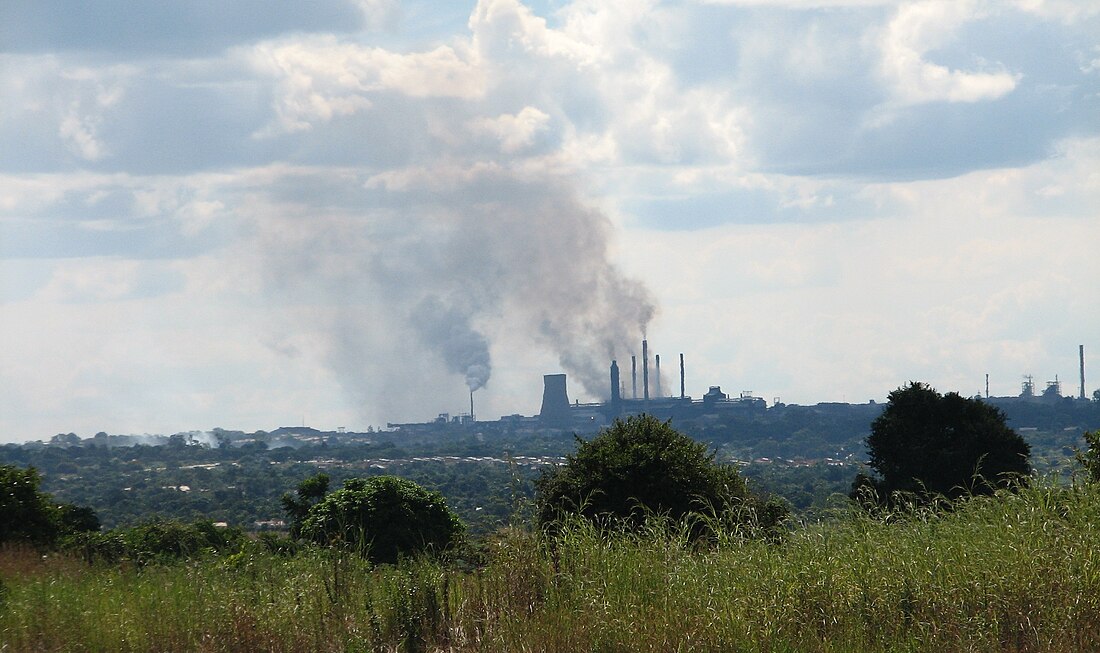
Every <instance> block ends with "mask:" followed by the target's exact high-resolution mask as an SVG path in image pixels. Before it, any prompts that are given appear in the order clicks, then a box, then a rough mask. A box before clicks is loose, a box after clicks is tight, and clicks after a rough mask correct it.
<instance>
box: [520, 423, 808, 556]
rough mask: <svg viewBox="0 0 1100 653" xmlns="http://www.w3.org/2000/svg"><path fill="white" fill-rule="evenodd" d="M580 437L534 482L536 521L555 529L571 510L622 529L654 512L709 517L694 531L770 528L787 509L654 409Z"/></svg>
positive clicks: (637, 524) (676, 518) (680, 517)
mask: <svg viewBox="0 0 1100 653" xmlns="http://www.w3.org/2000/svg"><path fill="white" fill-rule="evenodd" d="M577 441H578V443H579V446H578V448H577V452H576V453H575V454H572V455H570V456H567V458H566V464H565V465H564V466H562V467H558V468H557V469H554V470H551V471H548V472H545V473H543V475H542V476H541V477H540V478H539V479H538V480H537V481H536V483H535V491H536V497H535V502H536V510H537V515H538V520H539V523H540V524H541V525H542V526H544V527H550V528H551V529H552V530H553V529H555V528H556V527H557V525H558V524H559V523H560V520H561V519H562V518H563V517H567V516H568V515H574V514H577V515H581V516H583V517H585V518H587V519H589V520H591V521H594V522H597V523H600V524H602V525H607V526H612V527H615V528H620V527H624V528H627V529H637V528H639V527H641V526H642V525H643V524H644V523H645V521H646V520H647V519H648V518H649V517H650V516H652V515H657V516H660V517H667V518H669V519H671V520H672V521H674V522H681V521H683V520H685V519H687V518H689V517H693V516H699V517H706V516H710V517H713V518H712V519H709V520H708V519H696V520H694V523H695V526H696V528H695V535H702V534H703V533H705V532H706V531H707V530H709V528H708V526H710V525H715V524H718V523H723V524H725V525H733V526H737V525H739V524H741V525H752V526H754V527H755V526H759V527H761V528H763V529H764V530H765V531H768V532H770V533H772V534H774V533H775V529H776V527H777V526H778V525H779V524H780V523H781V522H782V521H783V520H784V519H785V518H786V516H787V513H788V510H787V509H786V506H785V504H782V503H780V502H776V501H773V502H767V503H765V502H761V501H760V500H759V499H758V498H757V497H754V496H753V495H752V494H751V493H750V492H749V490H748V488H747V487H746V485H745V481H744V480H743V479H742V478H741V476H740V474H738V472H737V470H736V468H734V467H733V466H730V465H720V464H717V463H715V462H714V454H713V453H708V451H707V448H706V446H705V445H703V444H701V443H699V442H696V441H695V440H692V439H691V438H690V437H688V436H686V435H684V434H682V433H680V432H679V431H677V430H676V429H674V428H672V426H671V425H670V424H669V422H662V421H660V420H658V419H657V418H655V417H653V416H650V415H640V416H632V417H628V418H627V419H626V420H615V422H614V424H612V425H611V426H610V427H609V428H607V429H605V430H603V431H602V432H601V433H600V434H599V435H597V436H596V437H595V438H593V439H592V440H589V441H587V442H586V441H583V440H581V439H580V438H578V439H577ZM731 522H732V523H731Z"/></svg>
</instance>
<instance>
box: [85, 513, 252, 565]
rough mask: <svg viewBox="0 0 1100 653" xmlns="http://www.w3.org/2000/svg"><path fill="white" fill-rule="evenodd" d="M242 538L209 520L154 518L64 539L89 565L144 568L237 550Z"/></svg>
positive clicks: (235, 529)
mask: <svg viewBox="0 0 1100 653" xmlns="http://www.w3.org/2000/svg"><path fill="white" fill-rule="evenodd" d="M245 539H246V538H245V535H244V531H242V530H241V529H240V528H234V527H230V528H224V527H219V526H215V525H214V523H213V522H211V521H209V520H199V521H196V522H193V523H191V524H184V523H181V522H178V521H170V520H165V519H160V518H154V519H152V520H150V521H147V522H144V523H141V524H138V525H137V526H133V527H131V528H120V529H115V530H111V531H107V532H106V533H96V532H85V533H77V534H75V535H73V536H71V537H69V538H67V539H66V548H68V549H69V550H71V551H75V552H77V553H79V554H80V556H81V557H82V558H84V560H85V561H87V562H88V563H89V564H92V563H96V562H106V563H115V562H119V561H120V560H132V561H134V562H135V563H137V564H138V565H147V564H154V563H157V564H163V563H171V562H175V561H178V560H183V559H187V558H191V557H194V556H198V555H203V554H206V553H225V552H227V551H233V550H236V549H239V548H240V547H241V545H242V544H243V543H244V541H245Z"/></svg>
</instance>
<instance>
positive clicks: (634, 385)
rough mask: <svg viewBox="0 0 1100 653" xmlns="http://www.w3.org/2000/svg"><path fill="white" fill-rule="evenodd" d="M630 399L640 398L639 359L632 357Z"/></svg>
mask: <svg viewBox="0 0 1100 653" xmlns="http://www.w3.org/2000/svg"><path fill="white" fill-rule="evenodd" d="M630 398H631V399H637V398H638V357H637V356H631V357H630Z"/></svg>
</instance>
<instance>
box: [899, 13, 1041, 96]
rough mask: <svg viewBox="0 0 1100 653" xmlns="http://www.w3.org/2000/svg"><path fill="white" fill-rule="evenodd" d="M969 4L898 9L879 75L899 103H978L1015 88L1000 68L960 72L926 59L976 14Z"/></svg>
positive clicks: (1012, 78)
mask: <svg viewBox="0 0 1100 653" xmlns="http://www.w3.org/2000/svg"><path fill="white" fill-rule="evenodd" d="M974 5H975V3H974V2H959V1H946V0H925V1H922V2H915V3H911V4H907V5H903V6H902V7H900V8H899V9H898V12H897V14H895V16H894V18H893V19H892V20H891V21H890V23H889V25H887V26H886V28H885V30H884V31H883V35H882V37H881V41H880V47H881V49H882V68H881V70H882V74H883V76H884V77H885V78H886V79H887V80H888V82H889V83H890V84H891V86H892V87H893V92H894V98H895V100H896V101H898V102H900V103H902V104H919V103H924V102H937V101H946V102H980V101H983V100H993V99H997V98H999V97H1001V96H1003V95H1005V94H1007V93H1010V92H1012V90H1013V89H1015V88H1016V84H1017V82H1018V81H1019V75H1017V74H1012V73H1009V72H1007V71H1003V70H994V71H963V70H957V69H951V68H948V67H947V66H943V65H940V64H937V63H934V62H931V61H928V60H927V58H926V55H927V53H928V51H929V50H932V49H933V48H934V47H936V46H937V45H939V44H940V43H941V42H942V41H943V40H944V39H946V38H947V37H949V35H951V34H952V33H953V32H954V30H955V29H957V28H958V27H959V26H960V25H962V24H963V23H965V22H967V21H969V20H973V19H974V18H975V17H976V15H975V13H976V11H975V6H974Z"/></svg>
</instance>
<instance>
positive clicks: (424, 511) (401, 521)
mask: <svg viewBox="0 0 1100 653" xmlns="http://www.w3.org/2000/svg"><path fill="white" fill-rule="evenodd" d="M464 531H465V527H464V526H463V524H462V522H461V521H459V519H458V516H457V515H455V514H454V513H453V512H451V510H450V509H449V508H447V504H446V502H445V501H444V500H443V496H442V495H441V494H439V493H438V492H430V491H428V490H426V489H424V488H423V487H421V486H419V485H417V484H416V483H413V482H412V481H409V480H406V479H403V478H398V477H396V476H375V477H373V478H369V479H362V478H351V479H348V480H347V481H345V482H344V486H343V487H342V488H341V489H339V490H337V491H335V492H333V493H331V494H329V495H328V496H326V497H325V498H324V499H323V500H321V501H320V502H319V503H317V504H316V505H314V506H313V507H311V508H310V509H309V512H308V514H307V516H306V518H305V520H304V521H303V522H302V525H301V534H302V536H303V537H305V538H307V539H310V540H313V541H315V542H318V543H322V544H327V545H339V546H349V547H351V548H353V549H355V550H357V551H359V552H360V553H362V554H363V555H364V556H366V557H368V558H369V559H371V560H372V561H374V562H397V560H398V558H399V557H401V556H407V555H415V554H417V553H423V552H438V551H442V550H444V549H446V548H448V547H449V546H451V545H452V544H453V543H455V542H456V541H457V540H458V538H459V537H460V536H461V535H462V533H463V532H464Z"/></svg>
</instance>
